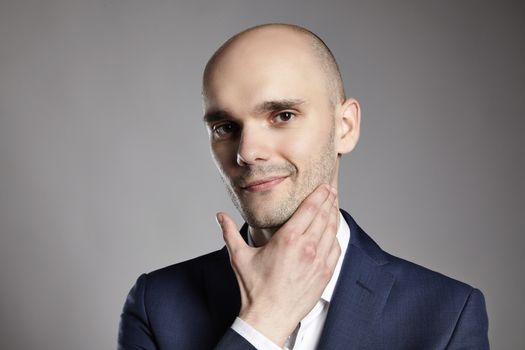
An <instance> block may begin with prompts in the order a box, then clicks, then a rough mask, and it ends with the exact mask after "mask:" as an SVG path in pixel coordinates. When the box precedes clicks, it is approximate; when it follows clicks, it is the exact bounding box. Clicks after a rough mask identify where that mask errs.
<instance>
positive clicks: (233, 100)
mask: <svg viewBox="0 0 525 350" xmlns="http://www.w3.org/2000/svg"><path fill="white" fill-rule="evenodd" d="M205 85H206V86H205V91H204V97H205V101H204V102H205V107H206V108H207V109H210V108H233V107H235V108H240V107H241V106H244V107H249V106H253V105H256V104H259V103H261V102H262V101H265V100H267V101H269V100H276V99H282V98H300V99H303V100H307V101H310V100H312V99H313V100H315V99H323V98H328V91H327V88H326V84H325V76H324V73H323V70H322V68H321V65H320V63H319V60H318V58H317V57H316V56H315V53H314V50H313V49H312V46H311V43H310V41H309V40H308V38H306V37H305V36H304V35H299V34H296V33H290V32H287V31H282V30H265V31H262V32H257V33H249V34H246V35H244V36H243V37H241V38H239V39H237V40H236V41H234V42H233V43H232V44H231V45H230V46H228V47H227V48H226V49H225V50H224V51H223V52H221V54H220V56H219V57H218V58H217V59H216V61H215V62H214V64H213V67H212V69H211V70H210V73H209V75H208V77H207V81H206V82H205ZM314 102H315V101H314ZM232 104H233V105H234V106H231V105H232Z"/></svg>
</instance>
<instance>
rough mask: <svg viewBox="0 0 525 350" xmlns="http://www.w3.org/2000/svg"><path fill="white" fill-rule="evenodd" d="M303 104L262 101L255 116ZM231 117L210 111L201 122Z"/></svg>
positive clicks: (295, 100) (222, 112) (285, 100)
mask: <svg viewBox="0 0 525 350" xmlns="http://www.w3.org/2000/svg"><path fill="white" fill-rule="evenodd" d="M303 103H305V101H304V100H302V99H281V100H271V101H264V102H261V103H260V104H258V105H257V106H255V109H254V111H255V114H263V113H268V112H275V111H281V110H285V109H294V108H297V107H298V106H299V105H301V104H303ZM231 118H232V116H231V114H230V113H229V112H227V111H225V110H212V111H210V112H207V113H206V114H204V117H203V118H202V120H203V121H204V122H205V123H207V124H210V123H213V122H216V121H219V120H224V119H231Z"/></svg>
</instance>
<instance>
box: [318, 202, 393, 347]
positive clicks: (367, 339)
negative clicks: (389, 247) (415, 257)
mask: <svg viewBox="0 0 525 350" xmlns="http://www.w3.org/2000/svg"><path fill="white" fill-rule="evenodd" d="M341 213H342V214H343V217H344V218H345V220H346V222H347V223H348V226H349V227H350V232H351V234H350V244H349V247H348V250H347V252H346V255H345V257H344V261H343V266H342V268H341V274H340V275H339V279H338V281H337V284H336V287H335V291H334V295H333V297H332V301H331V303H330V307H329V309H328V315H327V318H326V322H325V325H324V328H323V333H322V334H321V339H320V341H319V344H318V349H330V350H333V349H373V348H374V347H375V346H374V341H375V338H374V337H373V336H372V335H373V329H374V325H375V324H376V322H377V321H378V320H379V317H380V315H381V313H382V310H383V308H384V306H385V304H386V301H387V299H388V295H389V294H390V289H391V288H392V285H393V284H394V277H393V276H392V274H390V273H389V272H387V271H386V270H385V269H384V265H386V264H388V262H389V256H388V254H386V253H385V252H383V251H382V250H381V248H379V246H378V245H377V244H376V243H375V242H374V241H373V240H372V239H371V238H370V237H369V236H368V235H367V234H366V233H365V232H364V231H363V230H362V229H361V228H360V227H359V226H358V225H357V223H356V222H355V221H354V219H353V218H352V217H351V216H350V214H348V213H347V212H345V211H344V210H341ZM376 345H377V344H376Z"/></svg>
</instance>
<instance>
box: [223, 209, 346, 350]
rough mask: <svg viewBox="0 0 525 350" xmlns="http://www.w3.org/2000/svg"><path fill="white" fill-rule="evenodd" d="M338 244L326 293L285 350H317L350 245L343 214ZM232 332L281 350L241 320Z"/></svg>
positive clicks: (265, 349) (263, 348)
mask: <svg viewBox="0 0 525 350" xmlns="http://www.w3.org/2000/svg"><path fill="white" fill-rule="evenodd" d="M337 240H338V242H339V245H340V246H341V255H340V256H339V260H338V261H337V265H336V266H335V270H334V274H333V275H332V278H331V279H330V282H328V285H327V286H326V288H325V289H324V291H323V294H322V295H321V299H320V300H319V301H318V302H317V304H315V306H314V308H313V309H312V310H311V311H310V312H309V313H308V314H307V315H306V316H305V317H304V318H303V319H302V320H301V322H300V323H299V324H298V325H297V328H296V329H295V330H294V332H293V333H292V334H290V336H289V337H288V339H287V340H286V343H285V345H284V349H286V350H292V349H293V350H314V349H315V348H316V347H317V344H318V343H319V340H320V338H321V332H322V331H323V326H324V323H325V321H326V316H327V315H328V308H329V306H330V301H331V300H332V294H333V293H334V288H335V284H336V282H337V279H338V278H339V273H340V272H341V265H342V263H343V258H344V256H345V253H346V249H347V247H348V242H349V241H350V228H349V227H348V224H347V223H346V221H345V219H344V218H343V216H342V214H341V213H339V228H338V230H337ZM248 244H250V245H252V246H253V241H252V239H251V236H250V234H249V233H248ZM231 328H232V329H233V330H234V331H236V332H237V333H239V334H240V335H241V336H242V337H244V338H245V339H246V340H248V341H249V342H250V344H252V345H253V346H254V347H255V348H257V349H259V350H282V348H280V347H279V346H278V345H277V344H275V343H273V342H272V341H271V340H270V339H268V338H267V337H265V336H264V335H263V334H261V333H260V332H259V331H257V330H256V329H255V328H253V327H252V326H250V325H249V324H248V323H246V322H244V321H243V320H241V319H240V318H239V317H237V318H236V319H235V321H234V322H233V324H232V326H231Z"/></svg>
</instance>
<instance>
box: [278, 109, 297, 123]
mask: <svg viewBox="0 0 525 350" xmlns="http://www.w3.org/2000/svg"><path fill="white" fill-rule="evenodd" d="M293 118H295V114H293V113H292V112H281V113H279V114H276V115H275V117H274V121H275V122H277V123H286V122H288V121H290V120H291V119H293Z"/></svg>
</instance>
